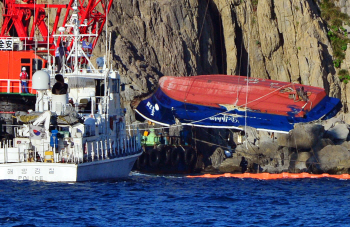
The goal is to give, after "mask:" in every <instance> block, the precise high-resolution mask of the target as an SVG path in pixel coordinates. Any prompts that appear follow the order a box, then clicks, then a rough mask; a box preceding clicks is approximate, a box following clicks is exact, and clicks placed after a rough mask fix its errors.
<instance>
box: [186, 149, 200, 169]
mask: <svg viewBox="0 0 350 227" xmlns="http://www.w3.org/2000/svg"><path fill="white" fill-rule="evenodd" d="M196 156H197V155H196V151H195V150H194V149H193V148H192V147H189V148H186V150H185V154H184V160H185V163H186V165H187V166H192V165H193V163H194V162H195V160H196Z"/></svg>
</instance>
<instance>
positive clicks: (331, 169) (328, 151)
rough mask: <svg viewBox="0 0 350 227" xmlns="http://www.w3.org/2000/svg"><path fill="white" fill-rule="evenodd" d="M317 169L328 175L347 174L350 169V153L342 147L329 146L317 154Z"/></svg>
mask: <svg viewBox="0 0 350 227" xmlns="http://www.w3.org/2000/svg"><path fill="white" fill-rule="evenodd" d="M316 160H317V163H316V167H317V168H318V169H319V170H320V171H322V172H327V173H335V174H337V173H347V172H348V169H349V168H350V151H349V150H348V149H347V148H346V147H343V146H340V145H328V146H326V147H324V148H323V149H322V150H320V151H319V152H317V153H316Z"/></svg>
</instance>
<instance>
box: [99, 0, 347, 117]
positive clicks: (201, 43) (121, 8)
mask: <svg viewBox="0 0 350 227" xmlns="http://www.w3.org/2000/svg"><path fill="white" fill-rule="evenodd" d="M109 27H110V30H111V31H112V37H113V42H112V43H113V45H112V46H113V53H112V54H113V62H114V65H115V66H116V68H118V69H119V71H120V73H121V74H122V75H124V77H123V83H124V84H125V89H124V104H125V107H126V108H130V102H131V101H132V100H133V99H134V98H135V97H142V96H145V95H147V94H149V93H150V92H151V91H152V90H153V89H154V88H155V87H156V86H157V80H158V79H159V77H161V76H163V75H175V76H191V75H199V74H215V73H223V74H232V75H234V74H236V75H237V74H239V75H250V76H251V77H259V78H269V79H276V80H282V81H292V82H296V83H302V84H307V85H313V86H319V87H324V88H325V89H326V91H327V92H328V93H329V94H330V95H331V96H333V97H338V98H342V100H343V103H344V104H345V105H346V104H347V103H349V102H350V101H348V99H349V100H350V95H349V98H347V96H346V93H347V92H346V90H350V88H349V89H346V88H347V86H346V85H344V84H341V83H340V81H339V79H338V77H337V74H336V69H335V68H334V65H333V57H332V56H333V51H332V48H331V45H330V41H329V39H328V37H327V28H326V25H325V23H324V21H323V20H322V18H321V17H320V10H319V7H318V5H317V4H316V3H315V1H312V0H304V1H290V0H285V1H274V0H259V1H257V0H244V1H242V0H208V1H198V0H179V1H169V0H152V1H151V0H142V1H141V0H133V1H122V0H114V3H113V7H112V10H111V13H110V16H109ZM103 41H104V40H103V38H102V39H101V43H103ZM100 48H101V49H97V50H96V53H97V54H99V53H101V52H103V51H104V46H103V44H102V45H100ZM349 86H350V85H349ZM133 119H134V116H130V118H129V120H133Z"/></svg>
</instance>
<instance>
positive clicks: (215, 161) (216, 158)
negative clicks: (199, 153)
mask: <svg viewBox="0 0 350 227" xmlns="http://www.w3.org/2000/svg"><path fill="white" fill-rule="evenodd" d="M225 158H226V156H225V151H224V150H223V149H222V148H221V147H218V148H216V149H215V151H214V153H213V154H212V155H211V156H210V158H209V160H210V161H211V165H212V166H213V167H214V168H215V169H217V168H218V167H219V166H220V164H221V163H222V162H223V161H224V160H225Z"/></svg>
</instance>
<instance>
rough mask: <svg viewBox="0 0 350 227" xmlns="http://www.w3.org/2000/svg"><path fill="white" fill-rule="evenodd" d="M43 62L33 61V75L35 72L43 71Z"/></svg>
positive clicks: (39, 60)
mask: <svg viewBox="0 0 350 227" xmlns="http://www.w3.org/2000/svg"><path fill="white" fill-rule="evenodd" d="M42 67H43V61H42V60H41V59H33V73H35V71H37V70H40V69H42Z"/></svg>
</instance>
